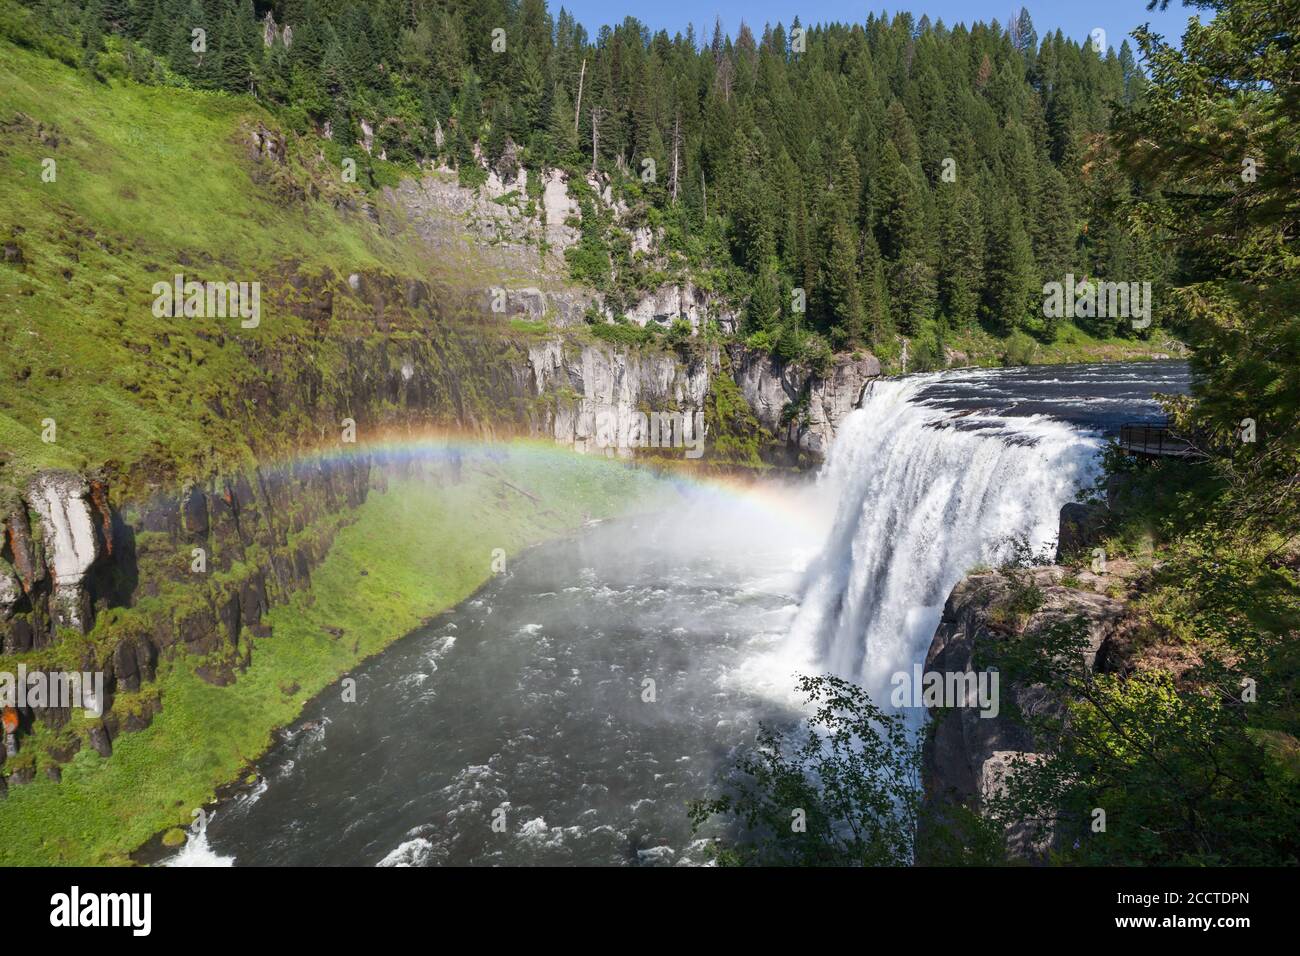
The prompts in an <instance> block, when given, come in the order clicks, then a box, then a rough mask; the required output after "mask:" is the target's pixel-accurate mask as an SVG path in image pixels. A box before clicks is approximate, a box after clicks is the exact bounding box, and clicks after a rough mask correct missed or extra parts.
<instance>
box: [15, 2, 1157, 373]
mask: <svg viewBox="0 0 1300 956" xmlns="http://www.w3.org/2000/svg"><path fill="white" fill-rule="evenodd" d="M24 2H25V6H26V7H28V8H29V9H20V8H17V7H14V6H13V3H14V0H4V4H5V6H4V8H3V9H4V11H5V15H4V17H3V18H0V25H3V27H4V30H5V32H6V33H7V34H8V35H9V36H10V37H11V38H13V39H14V40H15V41H16V42H19V43H22V44H24V45H27V46H30V47H33V48H36V49H41V50H43V51H47V52H49V53H51V54H52V55H55V56H58V57H60V58H62V59H63V61H64V62H67V63H77V64H80V65H81V66H82V68H83V69H84V70H86V71H87V72H88V73H89V74H91V75H93V76H96V77H99V78H106V79H118V78H129V79H130V80H131V81H133V82H138V83H147V84H154V85H159V86H167V87H180V88H187V89H195V90H202V91H213V92H218V91H219V92H224V93H226V94H231V95H232V96H239V97H245V96H247V95H249V94H251V95H252V96H255V97H256V98H257V100H258V101H259V102H260V103H262V104H265V105H267V106H268V107H269V108H270V109H272V110H273V111H274V112H276V113H277V114H278V115H279V116H280V117H281V121H282V123H283V125H285V126H286V127H288V128H289V129H292V130H294V131H296V132H298V133H307V132H308V131H310V130H313V129H314V130H318V131H321V132H324V131H326V130H328V132H329V137H330V138H329V142H328V143H327V144H326V145H325V146H324V147H323V149H324V153H325V155H326V158H327V159H328V161H329V162H331V163H337V162H338V160H339V159H340V158H341V157H342V156H344V155H348V156H351V157H352V158H353V159H355V160H356V161H357V164H358V172H359V180H360V181H361V182H362V183H363V184H365V185H368V186H369V187H371V188H374V187H376V186H379V185H382V184H391V183H393V182H395V181H396V177H397V175H398V171H399V170H401V169H405V170H414V169H415V168H416V165H417V164H418V163H428V162H445V163H449V164H451V165H452V166H454V167H455V168H456V170H457V176H458V179H459V181H460V182H461V184H462V185H465V186H469V187H477V186H478V185H481V184H482V183H483V182H484V181H486V178H487V175H488V170H487V168H486V167H485V165H484V163H486V164H488V165H490V166H492V167H494V168H498V169H499V171H502V172H512V171H513V170H515V169H517V168H518V167H519V166H520V165H523V166H527V167H529V168H531V169H533V170H534V171H536V170H540V169H541V168H543V167H558V168H562V169H565V170H567V171H568V172H569V173H570V174H571V176H570V188H571V189H572V190H573V191H574V193H575V194H576V198H577V200H578V203H579V205H580V207H581V209H582V222H581V235H580V241H579V243H578V244H577V245H576V246H574V247H572V248H570V249H568V250H567V251H566V256H567V259H568V263H569V266H570V270H571V274H572V276H573V278H575V279H576V280H578V281H581V282H584V283H587V284H589V285H591V286H593V287H595V288H596V289H598V290H600V291H601V292H603V293H604V294H605V297H606V304H607V305H608V306H610V307H611V308H612V309H613V310H614V311H615V312H616V313H620V312H622V311H623V310H624V309H625V308H626V306H627V305H628V304H629V303H630V302H631V300H632V299H633V298H634V297H635V296H636V295H637V294H638V293H640V292H644V291H646V290H648V289H650V288H653V287H655V286H656V285H659V284H662V283H663V282H664V281H667V280H670V279H677V280H684V279H690V280H692V281H694V282H695V283H697V285H698V286H699V287H700V288H702V289H705V290H707V291H709V292H711V293H713V294H714V295H715V296H717V297H718V298H719V300H720V301H722V302H725V303H727V304H728V305H729V306H730V307H731V308H733V309H735V310H736V311H738V312H741V313H743V315H744V317H745V321H744V325H745V328H744V330H743V331H744V334H745V335H746V336H748V337H750V338H751V340H752V341H754V342H755V343H759V344H761V345H762V346H763V347H766V348H770V349H771V350H772V351H774V352H775V353H776V354H778V355H780V356H781V357H782V358H784V359H792V358H806V357H808V356H810V355H811V356H815V355H817V354H818V353H821V352H824V351H829V350H835V351H842V350H847V349H851V348H856V347H870V348H872V349H873V350H875V351H877V352H879V353H881V354H882V355H884V356H885V357H886V358H888V357H889V356H891V355H892V354H893V352H894V351H895V350H896V349H897V348H898V346H899V341H898V337H899V336H905V337H908V338H915V339H916V340H917V341H916V350H917V351H918V352H919V353H920V354H919V363H918V367H922V368H926V367H940V366H943V365H945V364H947V357H946V355H945V352H944V343H946V342H949V341H950V340H954V339H959V338H961V337H965V336H972V335H977V334H978V333H980V332H983V333H984V334H987V335H989V336H992V337H994V338H997V339H1002V338H1006V337H1008V336H1012V337H1014V338H1015V341H1014V342H1013V343H1012V344H1011V345H1010V346H1009V347H1008V349H1007V350H1005V351H1004V352H1002V353H998V358H1000V359H1003V360H1005V361H1021V360H1033V359H1035V358H1036V356H1035V345H1036V346H1038V347H1042V348H1044V349H1050V347H1051V346H1052V344H1053V343H1054V342H1055V341H1056V340H1057V338H1058V336H1059V334H1060V333H1061V331H1062V328H1061V322H1060V320H1058V319H1052V318H1045V317H1044V316H1043V313H1042V308H1041V305H1042V292H1041V290H1042V287H1043V284H1044V283H1046V282H1064V281H1065V279H1066V276H1067V274H1073V275H1075V276H1078V277H1080V278H1081V279H1082V278H1083V277H1087V276H1093V277H1100V278H1102V279H1110V280H1113V281H1122V282H1134V281H1144V280H1145V281H1150V282H1152V283H1154V286H1155V291H1156V296H1155V313H1154V315H1153V319H1154V322H1153V324H1152V325H1150V326H1148V327H1146V328H1148V329H1155V328H1159V327H1160V325H1161V324H1162V322H1163V321H1164V320H1165V319H1166V318H1167V317H1168V316H1169V314H1170V313H1169V310H1168V309H1167V308H1166V305H1165V302H1166V299H1165V297H1164V296H1163V295H1162V293H1163V291H1164V289H1165V287H1166V282H1167V278H1168V275H1169V271H1170V266H1171V264H1170V262H1169V261H1168V260H1167V258H1166V257H1165V256H1164V254H1163V247H1162V246H1160V245H1159V244H1158V243H1140V242H1134V241H1133V240H1132V238H1131V237H1130V235H1129V234H1128V233H1127V232H1126V230H1125V228H1124V224H1125V222H1126V217H1127V215H1128V212H1129V207H1130V206H1131V204H1132V203H1134V202H1143V201H1146V200H1147V197H1146V196H1145V194H1144V193H1143V192H1142V190H1141V189H1140V187H1138V186H1137V185H1136V181H1135V180H1134V179H1132V178H1131V177H1129V176H1128V175H1126V173H1125V171H1124V168H1123V167H1122V166H1121V164H1119V163H1118V162H1117V157H1116V155H1115V153H1114V151H1113V150H1108V149H1107V148H1106V147H1105V144H1104V143H1103V142H1102V137H1101V135H1100V134H1102V132H1103V131H1104V130H1105V128H1106V123H1107V120H1108V117H1109V115H1110V112H1111V109H1112V107H1113V105H1115V104H1131V103H1133V102H1135V101H1137V100H1139V99H1140V98H1141V96H1142V94H1143V91H1144V89H1145V85H1146V81H1145V78H1144V76H1143V74H1142V72H1141V70H1140V69H1139V68H1138V66H1137V63H1136V60H1135V58H1134V55H1133V51H1132V49H1131V47H1130V46H1129V44H1128V42H1127V41H1125V42H1124V43H1123V44H1122V45H1121V47H1120V49H1119V51H1118V52H1116V51H1114V50H1110V49H1107V50H1102V51H1094V50H1093V49H1092V48H1091V46H1090V45H1088V44H1080V43H1077V42H1074V41H1071V40H1068V39H1066V38H1065V37H1064V36H1063V35H1062V34H1061V32H1060V31H1059V30H1058V31H1056V32H1055V33H1052V34H1050V35H1047V36H1044V37H1042V38H1040V37H1039V36H1038V34H1037V32H1036V31H1035V29H1034V25H1033V23H1032V21H1031V19H1030V17H1029V14H1028V13H1027V12H1026V11H1024V10H1021V11H1020V13H1019V15H1018V16H1017V17H1016V18H1015V19H1014V20H1012V21H1011V22H1009V23H1008V24H1007V25H1006V26H1005V27H1004V26H1003V25H1001V24H998V23H996V22H995V23H975V24H973V25H967V24H958V25H954V26H949V25H945V24H944V23H942V22H938V23H934V22H931V21H930V19H929V18H928V17H921V18H920V19H919V20H917V19H915V18H914V17H913V16H912V15H911V14H907V13H900V14H897V15H895V16H893V17H892V18H891V17H885V16H877V15H875V14H870V15H868V17H867V19H866V22H865V24H862V25H851V26H850V25H846V24H827V25H821V24H818V25H804V24H802V23H801V21H800V20H799V19H798V18H797V17H796V18H795V20H794V21H793V22H792V23H791V24H790V25H789V27H788V28H787V27H786V26H785V25H783V24H780V23H777V24H769V25H766V26H765V27H764V29H763V31H762V34H761V36H757V35H755V34H754V33H753V32H752V31H751V30H750V28H749V27H747V26H744V25H742V26H741V28H740V30H739V32H738V33H737V35H736V36H735V37H729V36H726V35H724V34H723V32H722V29H721V26H720V25H719V26H717V27H716V28H715V30H714V32H713V35H712V38H711V40H710V41H709V42H708V43H702V42H701V41H702V40H703V38H701V37H697V36H696V35H695V34H694V31H693V29H691V30H688V31H687V33H686V34H685V35H682V34H680V33H679V34H677V35H675V36H672V37H670V36H669V35H668V34H667V33H666V32H664V31H659V32H657V33H653V34H652V33H651V32H650V31H649V30H648V29H647V28H646V27H645V26H644V25H643V24H641V23H639V22H638V21H637V20H636V19H634V18H631V17H629V18H627V19H625V20H624V21H623V22H622V23H621V24H619V25H618V26H616V27H605V28H602V29H601V30H600V32H599V34H598V35H597V36H596V37H594V38H592V37H589V36H588V35H587V33H586V30H585V29H584V28H583V27H582V26H580V25H579V24H578V23H577V22H576V21H575V20H574V18H573V17H572V16H571V15H570V14H569V13H567V12H565V11H564V10H560V11H559V12H558V14H556V15H555V16H552V14H551V13H549V12H548V10H547V6H546V3H545V0H523V2H519V3H508V2H506V0H488V2H478V0H476V2H472V3H471V2H468V0H413V2H410V3H392V2H388V0H370V2H362V3H352V2H348V3H344V2H341V0H279V2H275V3H271V4H262V5H259V6H258V7H257V8H256V9H255V7H254V5H253V4H252V3H251V2H249V0H120V2H118V0H114V2H106V0H85V2H83V0H24ZM268 15H269V17H270V19H266V17H267V16H268ZM195 28H201V29H203V30H205V31H206V33H205V40H206V47H205V48H204V49H203V50H201V51H196V50H195V49H194V44H193V41H192V30H193V29H195ZM498 29H499V30H501V31H503V35H498V34H497V33H495V32H494V31H497V30H498ZM286 30H288V31H289V34H290V36H291V42H286V33H285V31H286ZM267 39H269V40H270V43H269V45H268V44H267V43H266V42H265V40H267ZM501 43H504V48H503V49H502V48H500V44H501ZM494 44H495V46H494ZM579 98H580V99H581V109H580V110H579V109H577V102H578V100H579ZM575 120H576V126H575ZM593 153H594V155H593ZM381 154H383V155H384V156H386V157H387V159H386V160H379V159H377V158H375V157H378V156H380V155H381ZM589 172H596V173H598V174H599V176H600V177H601V179H598V180H596V182H597V183H598V184H599V185H598V186H597V189H599V190H600V191H602V192H603V190H604V188H605V184H606V183H608V185H609V188H610V190H611V198H612V200H613V204H614V206H616V207H618V209H619V214H618V215H616V214H615V210H614V208H612V207H611V206H610V205H609V204H607V203H605V202H604V201H603V200H602V199H601V198H600V197H598V196H597V195H596V192H597V190H596V189H593V188H592V187H591V186H590V185H589V184H588V182H587V179H586V176H587V174H588V173H589ZM530 182H531V181H530ZM530 199H531V200H532V201H533V202H534V203H535V202H536V199H537V196H536V194H535V193H530ZM640 230H644V231H647V232H649V233H650V234H652V235H655V236H656V237H657V239H658V241H657V242H656V243H655V245H654V246H653V248H652V250H651V251H649V252H645V251H640V252H635V253H634V252H633V248H634V245H633V242H632V238H633V234H634V233H635V232H636V231H640ZM796 292H799V293H800V295H798V296H796V294H795V293H796ZM796 301H801V302H802V305H796ZM1078 321H1079V323H1080V324H1081V326H1082V327H1083V328H1082V331H1083V332H1084V333H1086V335H1087V336H1090V337H1093V338H1096V339H1098V340H1101V341H1104V342H1107V343H1112V342H1114V343H1116V344H1118V343H1121V342H1124V341H1127V342H1128V343H1134V342H1135V341H1136V340H1138V339H1139V338H1141V339H1146V338H1148V337H1150V335H1151V334H1152V333H1151V332H1150V331H1146V330H1143V331H1141V332H1140V331H1139V329H1138V328H1135V327H1134V326H1132V325H1130V323H1129V322H1128V321H1127V320H1126V319H1125V318H1120V317H1117V316H1113V315H1109V316H1094V317H1091V318H1087V319H1082V318H1081V319H1079V320H1078ZM616 334H621V335H624V337H626V335H625V333H616ZM1026 343H1029V344H1026ZM1136 348H1138V349H1141V346H1136ZM1045 357H1046V358H1047V359H1048V360H1050V359H1051V357H1052V355H1051V353H1050V351H1049V352H1048V353H1047V354H1046V356H1045ZM971 360H972V361H975V362H982V361H986V359H983V358H972V359H971Z"/></svg>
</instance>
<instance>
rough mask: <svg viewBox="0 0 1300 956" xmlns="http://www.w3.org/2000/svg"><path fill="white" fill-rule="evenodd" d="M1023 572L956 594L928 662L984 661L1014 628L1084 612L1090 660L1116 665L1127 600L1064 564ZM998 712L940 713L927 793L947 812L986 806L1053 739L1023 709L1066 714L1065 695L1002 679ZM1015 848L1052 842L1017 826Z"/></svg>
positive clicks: (1039, 850) (975, 579) (983, 576)
mask: <svg viewBox="0 0 1300 956" xmlns="http://www.w3.org/2000/svg"><path fill="white" fill-rule="evenodd" d="M1016 574H1017V576H1018V580H1013V579H1012V578H1011V577H1008V576H1007V575H1005V574H1003V573H1001V572H996V571H991V572H986V573H980V574H971V575H969V576H967V577H966V578H965V579H964V580H962V581H961V582H960V583H958V585H957V586H956V587H955V588H954V589H953V591H952V593H951V594H950V595H949V597H948V600H947V602H946V604H945V605H944V609H943V617H942V619H941V620H940V622H939V626H938V628H937V630H936V631H935V635H934V639H933V641H932V642H931V644H930V649H929V652H928V654H927V655H926V660H925V670H926V671H937V672H941V673H953V672H958V673H965V672H968V671H974V670H978V669H979V663H980V660H981V657H982V656H983V655H982V654H981V652H986V651H989V650H992V649H993V647H994V645H996V644H997V643H998V642H1000V641H1004V640H1006V639H1007V638H1008V636H1009V635H1010V634H1012V633H1033V632H1035V631H1037V630H1039V629H1040V628H1043V627H1046V626H1048V625H1050V624H1052V623H1053V622H1059V621H1065V620H1077V621H1080V622H1082V626H1083V628H1084V631H1085V633H1086V642H1085V644H1086V646H1085V649H1084V652H1083V657H1082V659H1081V660H1080V661H1079V667H1080V668H1086V669H1087V670H1090V671H1096V670H1099V669H1101V668H1103V667H1105V665H1106V658H1107V647H1108V642H1109V641H1110V639H1111V637H1112V636H1113V635H1114V634H1115V632H1116V629H1117V626H1118V625H1119V623H1120V621H1121V619H1122V618H1123V616H1124V603H1123V602H1122V601H1119V600H1116V599H1114V598H1111V597H1107V596H1105V595H1103V594H1098V593H1094V592H1089V591H1081V590H1076V589H1074V588H1071V587H1067V586H1065V585H1064V584H1062V583H1061V582H1062V578H1063V577H1064V575H1065V571H1064V569H1062V568H1059V567H1044V568H1030V569H1025V570H1023V571H1020V572H1016ZM1026 588H1032V589H1035V590H1036V591H1037V592H1038V593H1039V594H1041V599H1040V601H1039V602H1038V606H1037V607H1036V608H1035V609H1034V610H1032V611H1031V612H1028V613H1027V614H1023V615H1020V616H1017V613H1016V612H1015V611H1010V610H1008V608H1009V605H1011V604H1012V603H1013V598H1014V597H1015V596H1016V591H1017V590H1018V589H1019V590H1020V591H1021V593H1022V594H1023V589H1026ZM999 690H1000V698H1001V702H1000V707H999V712H998V714H997V716H995V717H985V716H981V713H980V711H979V710H976V709H974V708H961V707H957V708H952V709H948V710H944V711H940V712H937V713H935V714H932V716H933V717H934V718H935V719H934V721H933V723H932V724H931V725H930V728H929V732H928V736H927V738H926V741H925V749H924V754H923V766H922V774H923V782H924V786H925V792H926V799H927V800H928V801H929V802H930V803H931V805H932V807H934V808H936V809H938V810H939V812H940V814H941V815H942V813H943V807H945V806H951V805H954V804H957V805H961V806H964V807H967V808H969V809H972V810H979V809H980V808H981V807H982V806H983V805H984V804H985V802H986V801H987V800H988V799H989V798H990V797H991V796H993V795H994V794H995V793H996V792H998V790H999V789H1000V788H1001V787H1002V786H1003V785H1004V783H1005V779H1006V772H1007V769H1008V767H1009V766H1010V765H1011V763H1012V761H1013V760H1014V759H1015V758H1016V757H1017V756H1019V755H1024V756H1025V757H1026V758H1027V759H1030V760H1032V759H1036V755H1037V754H1040V753H1042V752H1043V751H1044V749H1045V745H1044V743H1043V742H1041V741H1038V740H1036V739H1035V737H1034V734H1033V733H1032V732H1031V731H1030V730H1029V729H1028V728H1027V727H1026V726H1025V725H1024V724H1023V723H1021V722H1020V721H1019V720H1018V719H1017V717H1016V711H1017V710H1018V711H1019V712H1020V713H1021V714H1023V715H1025V716H1034V715H1047V714H1050V715H1059V714H1060V713H1061V712H1062V710H1063V708H1064V702H1063V701H1062V700H1061V699H1059V698H1058V697H1056V696H1055V695H1054V694H1053V693H1052V692H1050V691H1049V690H1048V689H1047V688H1045V687H1043V686H1042V685H1037V684H1036V685H1031V686H1021V685H1018V684H1014V683H1010V684H1008V683H1007V682H1005V681H1004V682H1002V683H1001V684H1000V688H999ZM1007 842H1008V847H1009V849H1010V851H1011V852H1012V854H1013V855H1016V856H1021V857H1027V858H1034V857H1038V856H1041V855H1042V854H1043V853H1044V852H1045V851H1046V849H1047V844H1046V843H1045V842H1043V841H1042V840H1038V839H1036V838H1035V835H1034V834H1031V833H1029V832H1027V831H1021V830H1017V831H1015V832H1011V833H1008V834H1007Z"/></svg>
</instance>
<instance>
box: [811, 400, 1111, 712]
mask: <svg viewBox="0 0 1300 956" xmlns="http://www.w3.org/2000/svg"><path fill="white" fill-rule="evenodd" d="M932 381H934V379H933V377H932V376H914V377H910V378H906V379H899V380H881V381H877V382H875V383H874V384H873V385H872V387H871V390H870V391H869V392H868V394H867V395H866V397H865V398H864V399H863V403H862V407H861V408H860V409H859V410H858V411H855V412H853V413H852V414H851V415H850V416H849V417H848V418H847V419H846V420H845V422H844V424H843V425H842V426H841V428H840V430H839V433H838V434H837V436H836V438H835V443H834V446H833V447H832V449H831V452H830V455H829V456H828V460H827V463H826V465H825V466H824V468H823V470H822V474H821V476H820V478H819V485H820V486H821V487H822V488H824V490H825V493H826V494H828V495H833V496H835V497H836V499H837V500H838V502H839V505H838V509H837V513H836V517H835V521H834V524H833V527H832V530H831V532H830V535H829V537H828V539H827V543H826V546H825V548H824V549H823V551H822V552H821V554H820V555H819V556H818V557H817V558H816V559H815V560H814V561H813V562H811V564H810V565H809V567H808V571H807V575H806V576H805V579H804V594H803V599H802V601H801V606H800V610H799V614H798V616H797V617H796V619H795V622H794V625H793V629H792V634H791V640H792V643H793V644H794V646H796V647H798V648H800V649H802V651H803V652H804V653H805V654H807V655H808V656H809V657H810V658H811V660H813V661H815V662H816V664H817V665H818V666H819V667H820V668H821V669H822V671H823V672H830V673H833V674H836V675H838V676H840V677H844V678H846V679H849V680H853V681H856V682H858V683H860V684H862V685H863V686H864V687H865V688H866V689H867V690H868V691H869V692H870V693H871V695H872V698H873V699H874V700H875V701H876V702H877V703H878V704H880V705H882V706H884V705H887V704H888V700H889V691H890V687H891V685H890V677H891V675H892V674H894V673H896V672H898V671H910V669H911V667H912V665H913V664H914V663H918V662H924V660H925V655H926V651H927V650H928V648H929V645H930V641H931V639H932V637H933V635H934V631H935V627H936V626H937V625H938V623H939V619H940V617H941V616H942V612H943V604H944V601H945V600H946V598H947V596H948V593H949V592H950V591H951V590H952V588H953V586H954V585H955V584H956V583H957V582H958V581H959V580H961V578H962V576H963V575H964V574H966V573H967V572H968V571H969V570H971V569H972V568H974V567H976V566H979V565H991V566H996V565H998V564H1000V563H1001V562H1003V561H1005V560H1006V559H1007V558H1008V557H1010V556H1011V554H1012V552H1013V547H1014V543H1015V542H1016V541H1017V540H1021V541H1024V542H1027V543H1028V545H1029V546H1030V547H1031V548H1032V549H1033V551H1034V552H1035V553H1040V552H1041V551H1043V550H1044V549H1046V548H1048V547H1050V546H1051V545H1052V544H1053V542H1054V541H1055V539H1056V535H1057V530H1058V521H1059V513H1060V508H1061V505H1062V504H1064V503H1065V502H1067V501H1069V500H1071V498H1072V497H1073V496H1074V494H1075V492H1076V491H1077V490H1078V488H1079V487H1081V486H1082V485H1083V484H1086V483H1088V482H1089V481H1091V479H1092V478H1093V476H1094V475H1095V473H1096V468H1097V458H1098V449H1099V446H1100V440H1099V439H1098V438H1097V437H1096V436H1095V435H1092V434H1090V433H1088V432H1084V431H1081V430H1079V429H1076V428H1074V427H1072V426H1070V425H1068V424H1065V423H1064V422H1061V421H1057V420H1055V419H1051V418H1047V417H1044V416H1032V417H1023V418H1015V417H1004V416H999V415H995V414H989V413H972V414H965V415H958V414H954V413H953V412H952V411H949V410H945V409H942V408H937V407H934V406H931V405H927V404H925V403H924V402H923V401H922V400H921V399H920V397H919V394H920V392H921V391H922V389H924V387H925V386H926V385H928V384H930V383H931V382H932Z"/></svg>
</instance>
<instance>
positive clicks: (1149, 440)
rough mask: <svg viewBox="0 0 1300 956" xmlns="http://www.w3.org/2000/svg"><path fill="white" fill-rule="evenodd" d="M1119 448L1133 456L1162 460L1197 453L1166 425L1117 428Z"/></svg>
mask: <svg viewBox="0 0 1300 956" xmlns="http://www.w3.org/2000/svg"><path fill="white" fill-rule="evenodd" d="M1119 447H1120V448H1122V449H1123V450H1124V451H1126V452H1128V453H1129V454H1133V455H1153V456H1158V457H1163V458H1191V457H1194V456H1195V455H1196V454H1197V452H1196V449H1194V448H1193V447H1192V446H1191V444H1190V443H1189V442H1188V441H1187V440H1186V439H1185V438H1179V437H1178V436H1177V435H1175V434H1174V432H1173V431H1172V430H1171V429H1170V427H1169V426H1168V425H1155V424H1152V423H1150V422H1132V423H1130V424H1127V425H1121V426H1120V428H1119Z"/></svg>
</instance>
